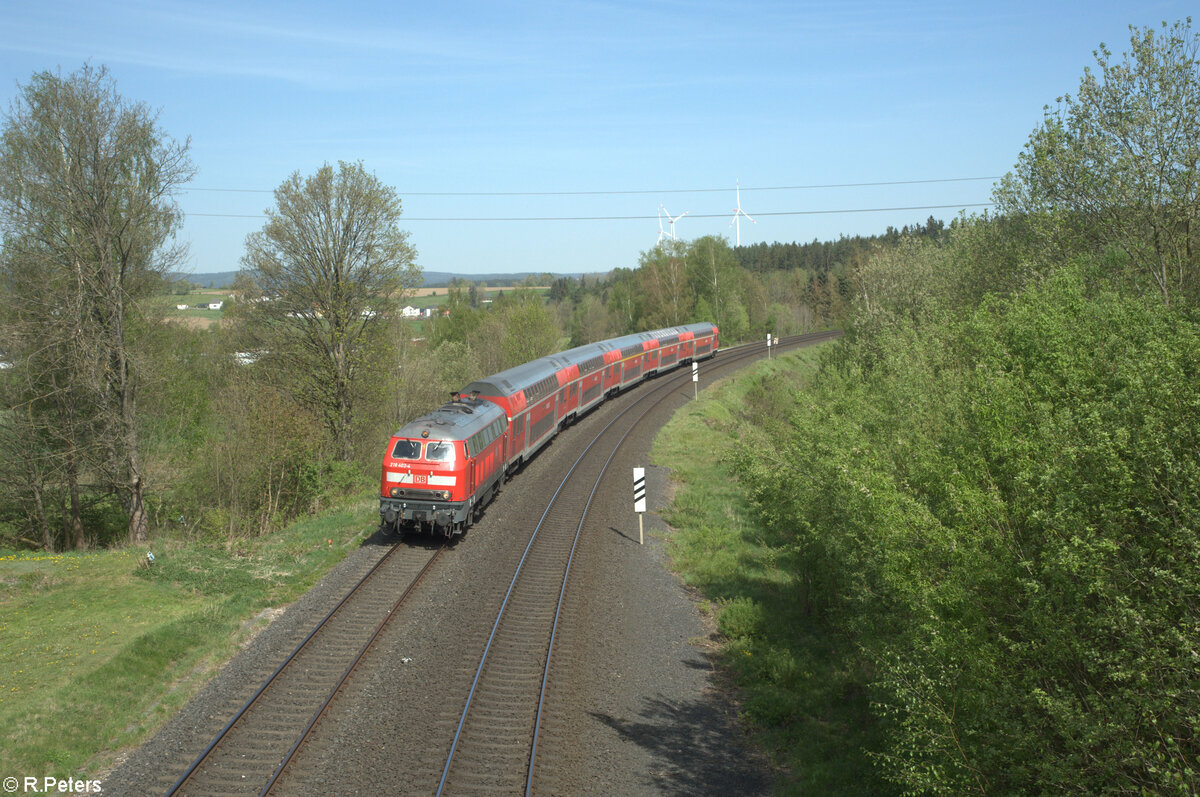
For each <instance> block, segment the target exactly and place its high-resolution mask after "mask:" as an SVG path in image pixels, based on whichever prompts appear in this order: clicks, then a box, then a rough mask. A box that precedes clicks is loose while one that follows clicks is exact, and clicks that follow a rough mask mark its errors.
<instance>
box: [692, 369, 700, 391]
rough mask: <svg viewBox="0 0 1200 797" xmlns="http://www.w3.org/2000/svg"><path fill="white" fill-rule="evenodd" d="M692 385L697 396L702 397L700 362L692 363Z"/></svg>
mask: <svg viewBox="0 0 1200 797" xmlns="http://www.w3.org/2000/svg"><path fill="white" fill-rule="evenodd" d="M692 387H693V388H694V390H695V393H696V398H700V363H692Z"/></svg>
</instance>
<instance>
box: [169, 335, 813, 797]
mask: <svg viewBox="0 0 1200 797" xmlns="http://www.w3.org/2000/svg"><path fill="white" fill-rule="evenodd" d="M835 334H837V333H816V334H814V335H806V336H798V337H796V338H791V339H786V340H784V341H781V346H782V347H784V348H786V347H789V346H796V345H803V344H805V343H812V342H816V341H818V340H821V339H825V338H828V337H831V336H833V335H835ZM765 348H766V347H765V344H763V343H758V344H751V345H748V346H743V347H737V348H733V349H726V350H723V351H722V352H721V353H720V354H719V355H718V357H717V358H716V359H715V360H712V361H709V362H708V363H707V364H705V365H703V366H702V368H703V371H704V374H705V377H704V378H705V381H706V382H707V381H709V379H710V376H711V375H712V374H713V373H714V370H715V369H719V371H724V370H726V369H731V368H733V367H739V366H740V365H741V364H742V362H743V361H744V360H746V359H748V358H754V357H762V356H764V354H765ZM719 371H718V372H719ZM689 381H690V369H686V368H681V369H676V370H674V371H672V372H669V373H667V374H664V375H662V376H661V377H659V378H658V379H654V380H650V381H649V382H647V383H645V384H644V385H642V386H639V387H638V388H637V389H636V390H635V391H633V397H634V401H633V402H632V403H631V404H630V405H629V406H628V407H626V408H625V409H623V410H622V411H621V412H620V413H619V414H618V415H617V417H616V418H614V419H613V420H612V421H611V422H610V423H609V424H608V426H606V427H605V428H604V429H603V430H601V432H600V433H599V434H598V435H596V437H595V438H594V439H593V440H592V442H591V443H589V444H588V445H587V447H586V449H585V450H584V452H583V453H582V454H581V455H580V457H579V459H578V460H576V462H575V465H574V466H572V467H571V468H570V469H569V471H568V473H567V475H566V477H565V478H564V479H563V481H562V483H561V484H560V485H559V487H558V489H557V490H556V492H555V494H554V497H553V498H552V499H551V501H550V502H549V504H548V505H547V507H546V510H545V512H544V513H543V514H542V517H541V520H540V521H539V522H538V525H537V527H536V529H535V531H534V532H533V533H532V534H531V536H530V539H529V542H528V545H527V546H526V548H525V552H524V554H523V555H522V556H521V558H520V561H519V563H518V564H517V566H516V569H515V573H514V574H513V576H512V580H511V582H510V584H509V588H508V592H507V593H506V594H505V596H504V598H503V601H502V603H501V607H500V609H499V612H498V613H497V616H496V619H495V621H494V622H493V623H492V626H491V627H492V631H491V634H490V635H489V636H488V638H487V642H486V644H485V645H484V650H483V653H482V655H481V657H480V659H479V665H478V667H477V668H476V669H475V675H474V679H473V680H472V681H471V687H470V690H469V693H468V694H467V695H466V696H465V697H463V698H462V700H463V701H464V703H463V709H462V712H461V715H459V719H458V724H457V727H456V728H455V729H454V732H453V739H452V740H451V739H450V738H449V733H447V738H445V739H444V740H439V739H436V738H431V739H429V740H428V743H429V745H430V746H431V747H434V748H437V747H441V746H443V745H444V748H443V749H447V750H448V753H447V754H446V756H445V764H444V767H443V768H442V777H441V780H440V782H438V783H437V791H438V793H464V792H478V791H484V790H486V791H488V792H496V791H499V792H505V793H513V792H518V791H525V792H526V793H528V792H529V791H531V790H532V789H533V787H534V785H535V775H536V772H537V767H536V766H535V764H536V750H537V742H538V728H539V722H540V717H541V712H542V705H543V702H544V700H545V695H546V690H547V683H548V681H549V673H550V665H551V662H552V656H553V650H554V637H555V628H556V626H557V623H558V613H559V612H560V611H561V606H562V597H563V594H564V593H565V590H566V585H567V581H568V578H569V574H570V563H571V558H572V555H573V551H574V549H575V545H576V542H577V539H578V535H579V533H580V531H581V530H582V529H583V528H584V522H585V519H586V517H587V512H588V507H589V505H590V503H591V501H592V497H593V496H594V495H595V494H596V491H597V490H598V489H599V486H600V484H601V481H602V480H603V478H604V476H605V473H606V470H607V469H608V467H609V463H611V462H612V460H613V457H614V455H615V453H616V452H617V451H618V449H619V448H620V445H621V442H622V441H623V440H625V439H626V438H627V437H628V436H629V435H630V434H631V433H632V432H633V430H634V428H635V427H636V426H637V424H638V422H639V421H640V420H641V419H642V418H643V417H645V415H646V414H647V413H649V412H650V411H651V410H652V409H653V408H654V407H657V406H659V405H661V404H662V403H663V402H665V401H667V400H669V399H670V398H672V397H675V399H676V401H677V402H679V401H682V398H681V396H683V397H686V398H690V395H691V390H690V389H689V388H687V387H686V385H687V382H689ZM516 484H517V485H520V477H519V476H518V477H517V482H516ZM443 550H445V549H443V548H439V549H437V550H436V551H434V552H432V553H431V552H430V551H428V550H423V549H421V548H414V547H411V546H408V545H397V546H395V547H393V548H392V549H391V550H390V551H389V552H388V554H386V555H385V556H384V557H383V558H381V559H380V561H379V562H378V563H377V564H376V565H375V567H374V568H372V570H371V571H370V572H368V573H367V575H366V576H364V577H363V578H362V579H361V580H360V581H359V582H358V584H357V585H356V586H355V587H354V589H352V590H351V591H350V593H349V594H347V595H346V597H345V598H343V599H342V601H341V602H340V603H339V604H338V606H337V607H335V609H333V610H332V611H330V612H329V614H328V615H326V616H325V618H324V619H323V620H322V621H321V622H320V623H319V624H318V626H317V627H316V628H314V629H313V631H312V632H311V633H309V635H308V636H307V637H306V638H305V639H304V641H303V642H301V644H300V645H298V646H297V648H296V649H295V651H293V653H292V655H291V656H289V657H288V658H287V660H286V661H284V662H283V663H282V664H281V665H280V666H279V667H278V668H277V669H276V671H275V672H274V673H273V674H272V676H271V677H270V678H269V679H268V680H267V682H266V683H264V684H263V685H262V686H261V687H260V688H259V689H258V691H257V692H256V693H255V694H254V695H253V697H251V699H250V700H248V701H247V702H246V704H245V705H244V706H243V707H242V708H241V709H240V710H239V711H238V712H237V713H236V714H235V716H234V717H233V718H232V719H231V720H229V722H228V723H227V724H226V726H225V727H224V728H223V729H222V731H221V732H220V733H219V734H218V735H217V737H216V738H215V739H213V740H212V742H211V743H210V744H209V745H208V747H207V748H206V749H205V750H204V751H203V752H202V753H201V754H200V755H199V756H198V757H197V758H196V760H195V761H193V763H192V764H191V766H190V767H188V769H187V771H186V772H185V773H184V774H183V775H182V776H180V777H179V779H178V780H177V781H176V782H175V783H174V784H173V785H172V786H171V788H170V789H169V790H168V791H167V792H166V793H167V795H168V797H170V795H176V794H178V795H235V794H236V795H245V794H267V793H270V792H271V791H272V788H274V786H275V784H276V782H277V779H279V778H280V777H281V775H282V774H283V773H284V772H285V770H286V769H287V768H288V765H289V763H290V762H291V761H292V758H293V756H295V755H297V754H298V752H299V751H301V749H302V746H303V745H304V743H305V739H306V738H307V736H308V734H309V732H310V731H312V730H313V728H314V727H316V726H317V724H318V722H319V720H320V719H321V717H322V715H323V713H324V712H325V711H326V709H327V707H329V706H330V704H331V701H332V700H333V698H334V696H335V695H336V694H337V693H338V691H339V689H341V687H342V684H344V683H345V682H346V681H347V679H348V678H349V677H350V675H351V674H352V673H353V672H354V670H355V668H356V667H358V666H359V663H360V662H361V661H362V660H363V657H364V655H365V654H366V652H367V650H368V649H369V648H370V647H371V643H372V641H373V640H375V639H376V638H377V637H378V636H379V634H380V633H381V632H382V631H383V629H384V627H385V626H386V625H387V624H388V622H389V621H390V620H391V618H393V617H396V616H397V615H398V614H399V612H397V611H396V610H397V608H399V607H400V606H401V604H402V603H403V602H404V601H405V599H406V598H407V596H408V595H410V594H411V593H413V592H414V591H415V590H416V589H417V588H418V585H419V584H420V582H421V578H422V576H423V575H424V574H425V573H428V572H429V571H430V570H431V569H432V568H433V566H434V563H435V562H436V561H437V560H438V558H439V556H440V555H441V553H442V551H443ZM397 596H399V597H397ZM459 694H461V692H460V693H459ZM414 785H415V784H414ZM431 786H432V784H431ZM284 788H287V787H284ZM421 790H422V791H424V790H425V789H421ZM429 790H432V788H430V789H429Z"/></svg>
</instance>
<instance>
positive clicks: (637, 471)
mask: <svg viewBox="0 0 1200 797" xmlns="http://www.w3.org/2000/svg"><path fill="white" fill-rule="evenodd" d="M633 511H634V512H637V516H638V545H645V544H646V535H645V532H644V531H643V527H642V515H644V514H645V513H646V469H645V468H634V469H633Z"/></svg>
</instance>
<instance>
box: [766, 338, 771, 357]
mask: <svg viewBox="0 0 1200 797" xmlns="http://www.w3.org/2000/svg"><path fill="white" fill-rule="evenodd" d="M767 359H768V360H769V359H771V333H770V332H768V333H767Z"/></svg>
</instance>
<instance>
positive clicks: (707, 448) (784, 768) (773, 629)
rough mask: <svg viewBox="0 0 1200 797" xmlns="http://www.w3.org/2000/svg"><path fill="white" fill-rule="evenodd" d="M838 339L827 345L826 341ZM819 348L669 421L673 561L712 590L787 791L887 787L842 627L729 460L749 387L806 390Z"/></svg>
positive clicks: (656, 454)
mask: <svg viewBox="0 0 1200 797" xmlns="http://www.w3.org/2000/svg"><path fill="white" fill-rule="evenodd" d="M826 345H828V344H826ZM818 349H819V347H812V348H806V349H802V350H800V351H799V352H795V353H792V354H788V355H785V356H783V357H779V358H775V359H773V360H771V361H769V362H768V361H765V360H764V361H763V362H761V363H759V364H758V365H756V366H753V367H751V368H750V369H747V370H746V371H744V372H742V373H741V374H739V375H738V376H737V377H735V378H733V379H729V380H725V381H722V382H718V383H717V384H715V385H714V386H712V387H711V388H709V389H708V390H705V391H703V392H702V393H701V394H700V398H699V399H698V400H696V401H693V402H692V403H691V404H690V405H688V406H687V407H686V408H684V409H683V410H681V411H680V412H678V413H676V415H675V417H674V418H673V419H672V420H671V422H670V423H668V424H667V426H666V427H665V428H664V429H663V431H662V432H661V433H660V435H659V436H658V438H657V439H656V441H655V444H654V449H653V452H652V458H653V460H654V461H655V462H656V463H657V464H659V465H664V466H667V467H670V468H671V470H672V474H673V475H672V478H673V480H674V481H675V482H676V492H675V497H674V501H673V504H672V506H671V507H670V509H669V510H668V514H667V520H668V521H669V522H670V524H671V525H672V527H673V528H674V533H673V534H672V536H671V538H670V541H669V548H668V549H669V552H670V555H671V561H672V566H673V567H674V568H675V569H676V571H677V572H678V574H679V575H680V577H681V578H682V579H683V580H684V581H685V582H686V583H688V584H690V585H692V586H695V587H697V588H699V589H700V590H701V591H702V592H703V593H704V594H705V596H706V598H707V602H708V606H709V607H710V609H711V611H712V613H713V615H714V619H715V621H716V624H717V628H718V630H719V631H720V632H721V633H722V635H723V636H724V642H723V646H722V648H721V651H720V653H719V654H718V658H719V661H720V662H721V664H722V665H723V666H724V667H725V668H726V669H727V671H728V672H729V673H730V674H731V675H732V676H733V678H734V680H735V682H736V683H737V684H738V687H739V690H740V693H741V695H740V697H741V706H742V714H743V718H744V719H745V720H746V721H747V723H748V724H749V725H750V727H751V728H752V730H753V732H754V733H755V736H756V738H757V739H758V741H759V743H760V744H761V745H762V746H763V748H764V749H765V750H766V751H767V752H768V754H769V755H770V757H771V760H772V762H773V763H774V765H775V767H776V772H777V777H778V782H777V784H776V791H778V792H780V793H784V794H864V793H872V794H877V793H886V792H887V791H889V789H888V788H887V786H886V785H885V784H882V783H880V782H879V781H878V780H877V778H876V775H875V772H874V771H873V770H872V767H871V764H870V762H869V760H868V759H867V757H866V754H865V753H864V752H863V750H864V748H866V747H868V746H869V745H870V741H871V736H872V734H873V733H874V727H873V722H872V720H871V713H870V706H869V704H868V698H867V695H866V693H865V690H864V689H863V688H862V686H861V685H862V684H863V683H864V682H865V678H864V677H863V674H862V673H860V672H856V671H855V669H854V668H855V666H856V665H854V664H852V663H850V664H848V662H856V661H857V657H855V656H853V655H845V654H846V652H845V651H844V650H843V649H842V648H843V647H844V645H843V643H842V641H841V640H840V638H839V637H838V635H837V634H836V632H835V631H834V630H831V629H827V628H823V627H821V626H820V625H819V624H818V623H815V622H813V621H812V620H811V618H809V617H806V616H805V613H804V609H803V606H802V604H801V602H800V601H799V600H798V596H799V594H800V589H799V585H797V584H796V583H795V581H794V577H793V576H792V575H791V574H790V573H789V572H788V569H787V567H786V562H787V559H788V555H789V550H788V547H787V544H786V542H785V541H781V540H775V539H773V538H772V535H771V533H769V532H767V531H766V530H764V529H763V528H762V527H760V526H759V525H758V524H757V522H756V518H755V516H754V513H753V512H752V511H751V509H750V506H749V504H748V502H747V501H746V499H745V497H744V491H743V488H742V486H741V485H740V484H739V483H738V481H737V477H736V476H735V475H734V473H733V470H732V468H731V467H729V465H728V462H727V458H728V456H729V454H730V453H731V452H732V451H733V450H734V448H735V445H736V443H737V441H738V439H739V438H741V437H742V436H743V430H744V425H745V424H747V423H748V422H749V421H748V420H747V419H746V418H745V415H746V407H747V405H748V403H749V402H748V399H749V397H750V394H751V391H752V390H753V388H754V386H755V385H758V384H761V382H762V378H763V377H764V376H765V375H767V374H776V375H784V376H785V377H786V378H787V380H788V381H789V382H790V383H791V384H792V385H793V386H794V389H796V390H801V389H803V385H804V383H805V380H806V378H807V375H808V374H810V373H811V372H812V370H813V369H814V368H815V363H816V359H817V356H818Z"/></svg>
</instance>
